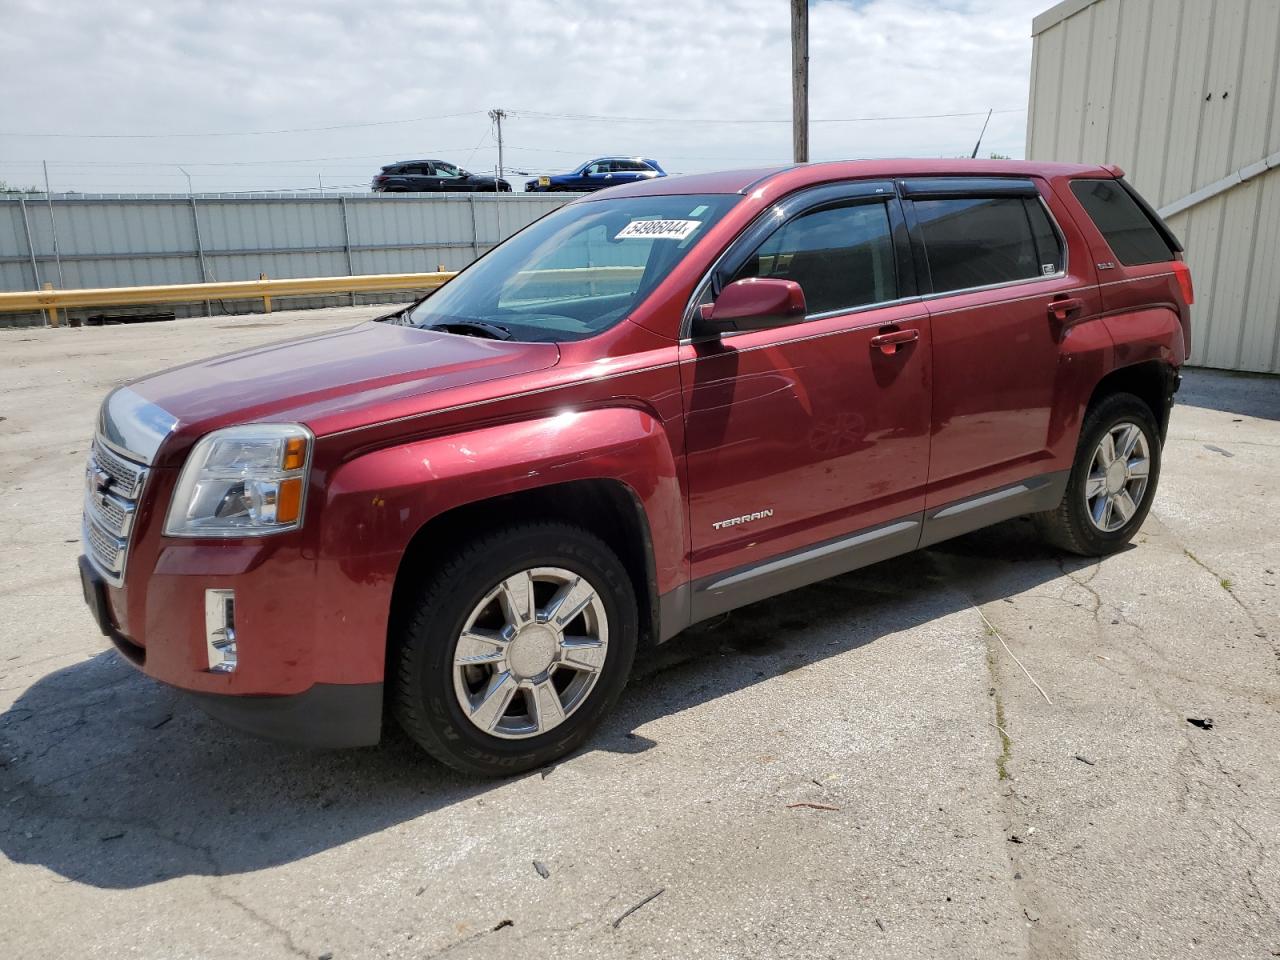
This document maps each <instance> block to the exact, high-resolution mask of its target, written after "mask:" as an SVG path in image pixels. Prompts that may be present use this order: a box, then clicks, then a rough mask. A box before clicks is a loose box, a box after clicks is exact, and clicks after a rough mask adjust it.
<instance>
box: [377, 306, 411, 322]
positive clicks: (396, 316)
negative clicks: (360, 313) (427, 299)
mask: <svg viewBox="0 0 1280 960" xmlns="http://www.w3.org/2000/svg"><path fill="white" fill-rule="evenodd" d="M412 309H413V307H405V308H404V309H403V310H397V311H396V312H395V313H388V314H387V315H386V316H385V317H374V318H373V322H374V323H392V324H396V325H397V326H401V327H411V326H413V321H412V320H411V319H410V318H409V311H410V310H412Z"/></svg>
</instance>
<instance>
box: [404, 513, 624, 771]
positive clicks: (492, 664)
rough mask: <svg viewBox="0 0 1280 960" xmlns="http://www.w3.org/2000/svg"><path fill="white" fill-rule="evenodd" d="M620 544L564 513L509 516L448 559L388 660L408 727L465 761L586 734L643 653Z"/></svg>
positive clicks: (525, 757)
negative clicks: (565, 519) (548, 519)
mask: <svg viewBox="0 0 1280 960" xmlns="http://www.w3.org/2000/svg"><path fill="white" fill-rule="evenodd" d="M636 637H637V615H636V602H635V596H634V592H633V590H632V587H631V582H630V579H629V577H628V576H627V572H626V570H625V569H624V568H623V566H622V563H621V562H620V561H619V560H618V558H617V556H616V555H614V553H613V552H612V551H611V550H610V549H609V548H608V547H607V546H605V544H604V543H603V542H602V541H600V540H599V539H598V538H596V537H595V536H593V535H592V534H590V533H588V532H587V531H585V530H582V529H579V528H577V527H572V526H568V525H564V524H551V523H546V524H527V525H518V526H511V527H507V528H505V529H503V530H500V531H497V532H495V533H493V534H490V535H488V536H486V537H483V538H479V539H477V540H475V541H473V542H472V543H470V544H469V545H467V546H466V547H464V548H463V549H462V550H460V551H459V552H458V553H457V554H456V555H455V556H454V557H453V558H452V559H451V560H449V561H447V562H446V563H445V564H444V565H443V566H442V567H441V568H440V569H439V570H438V571H437V572H436V574H435V575H434V576H433V577H431V578H430V580H429V581H428V582H427V583H426V584H425V585H424V588H423V589H422V591H421V592H420V593H419V595H418V596H417V597H416V598H414V600H413V601H412V607H411V609H410V610H409V611H408V616H407V618H406V620H405V626H404V629H403V631H402V634H401V636H400V638H399V646H398V648H397V657H396V660H394V661H393V669H395V670H396V672H395V676H394V692H393V694H392V696H393V698H394V699H393V709H394V711H395V714H396V717H397V719H398V720H399V721H400V724H401V726H403V727H404V729H405V731H406V732H407V733H408V734H409V735H410V736H411V737H412V738H413V739H414V740H416V741H417V742H418V743H419V744H421V745H422V747H424V748H425V749H426V750H427V751H428V752H429V753H431V754H432V755H433V756H435V757H436V758H437V759H439V760H441V761H443V762H444V763H447V764H449V765H450V766H452V767H454V768H456V769H458V770H462V771H463V772H466V773H472V774H479V775H485V776H493V775H504V774H511V773H517V772H519V771H521V770H527V769H529V768H532V767H537V766H542V765H545V764H547V763H549V762H551V761H552V760H555V759H556V758H558V757H560V756H563V755H564V754H566V753H568V752H569V751H571V750H573V749H575V748H576V747H578V746H579V745H581V744H582V743H583V742H584V741H585V740H586V739H587V737H588V736H590V734H591V732H592V731H593V730H594V729H595V728H596V727H597V726H598V725H599V723H600V721H601V720H602V719H603V717H604V716H605V714H606V713H607V712H608V711H609V709H610V708H611V707H612V706H613V704H614V703H615V702H616V701H617V699H618V696H619V695H620V694H621V692H622V688H623V686H624V685H625V684H626V680H627V675H628V673H629V672H630V670H631V662H632V660H633V658H634V656H635V648H636Z"/></svg>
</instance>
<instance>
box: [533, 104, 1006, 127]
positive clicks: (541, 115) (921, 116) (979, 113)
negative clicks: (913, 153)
mask: <svg viewBox="0 0 1280 960" xmlns="http://www.w3.org/2000/svg"><path fill="white" fill-rule="evenodd" d="M1026 110H1027V108H1026V107H1009V108H1007V109H1004V110H994V111H991V112H993V113H1025V112H1026ZM508 112H509V113H510V114H511V115H513V116H515V117H519V118H521V119H529V118H532V119H537V120H576V121H582V122H590V123H699V124H706V123H726V124H755V123H790V122H791V118H790V117H785V118H772V117H769V118H763V117H753V118H751V119H745V120H731V119H725V118H723V117H609V116H601V115H596V114H587V113H546V112H543V111H538V110H511V111H508ZM986 115H987V111H986V110H974V111H969V112H966V113H915V114H900V115H896V116H882V117H828V118H826V119H814V118H811V119H810V120H809V122H810V123H875V122H879V121H886V120H947V119H951V118H956V117H985V116H986Z"/></svg>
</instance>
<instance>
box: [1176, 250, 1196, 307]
mask: <svg viewBox="0 0 1280 960" xmlns="http://www.w3.org/2000/svg"><path fill="white" fill-rule="evenodd" d="M1173 275H1174V276H1175V277H1177V278H1178V287H1179V288H1180V289H1181V290H1182V299H1183V300H1185V301H1187V306H1191V304H1193V303H1195V302H1196V288H1195V287H1194V286H1193V285H1192V283H1191V268H1190V267H1189V266H1187V265H1186V263H1185V262H1183V261H1182V260H1176V261H1174V264H1173Z"/></svg>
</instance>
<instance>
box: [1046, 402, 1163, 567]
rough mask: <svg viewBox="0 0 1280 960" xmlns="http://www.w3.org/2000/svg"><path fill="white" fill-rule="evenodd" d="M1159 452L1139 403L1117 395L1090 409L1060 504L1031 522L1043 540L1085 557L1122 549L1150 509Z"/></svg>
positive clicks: (1155, 432) (1151, 420)
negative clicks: (1036, 527) (1039, 530)
mask: <svg viewBox="0 0 1280 960" xmlns="http://www.w3.org/2000/svg"><path fill="white" fill-rule="evenodd" d="M1160 452H1161V451H1160V431H1159V428H1158V427H1157V426H1156V421H1155V417H1154V415H1153V414H1152V412H1151V408H1150V407H1148V406H1147V405H1146V404H1145V403H1143V402H1142V400H1140V399H1139V398H1138V397H1136V396H1134V395H1133V394H1131V393H1116V394H1112V395H1111V396H1109V397H1106V398H1104V399H1103V400H1102V401H1100V402H1099V403H1098V404H1097V405H1095V406H1093V407H1091V408H1090V409H1089V412H1088V413H1087V414H1086V415H1085V420H1084V424H1083V425H1082V426H1081V428H1080V443H1079V446H1078V447H1077V449H1076V458H1075V462H1074V463H1073V464H1072V468H1071V476H1070V478H1069V479H1068V481H1067V490H1066V493H1064V494H1063V497H1062V502H1061V503H1060V504H1059V505H1058V507H1057V509H1055V510H1050V511H1047V512H1045V513H1042V514H1038V515H1037V517H1036V519H1037V522H1038V524H1039V526H1040V529H1041V532H1042V533H1043V535H1044V537H1045V539H1046V540H1048V541H1049V542H1050V543H1052V544H1054V545H1055V546H1057V547H1061V548H1062V549H1064V550H1069V551H1070V552H1072V553H1078V554H1082V555H1083V556H1089V557H1100V556H1105V555H1106V554H1109V553H1114V552H1115V551H1117V550H1119V549H1120V548H1121V547H1123V546H1124V545H1125V544H1127V543H1128V542H1129V541H1130V540H1132V539H1133V535H1134V534H1135V533H1137V532H1138V528H1139V527H1141V526H1142V521H1143V520H1145V519H1146V517H1147V512H1148V511H1149V510H1150V509H1151V501H1152V500H1153V499H1154V497H1155V492H1156V483H1157V481H1158V480H1159V478H1160Z"/></svg>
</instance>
